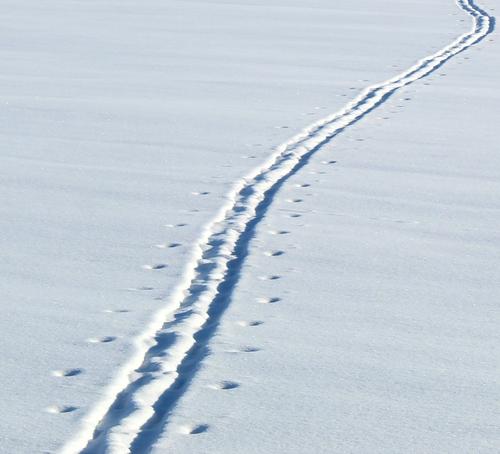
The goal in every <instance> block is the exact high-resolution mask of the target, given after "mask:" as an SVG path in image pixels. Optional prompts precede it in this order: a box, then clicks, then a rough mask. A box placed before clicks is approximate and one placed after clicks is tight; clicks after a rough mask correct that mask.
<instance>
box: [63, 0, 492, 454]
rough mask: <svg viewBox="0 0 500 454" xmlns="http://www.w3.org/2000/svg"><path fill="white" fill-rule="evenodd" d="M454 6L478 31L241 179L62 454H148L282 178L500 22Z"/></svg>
mask: <svg viewBox="0 0 500 454" xmlns="http://www.w3.org/2000/svg"><path fill="white" fill-rule="evenodd" d="M457 5H458V6H459V7H460V8H461V9H462V10H464V11H465V12H466V13H468V14H469V15H470V16H472V19H473V28H472V30H471V31H469V32H467V33H465V34H463V35H461V36H460V37H459V38H457V39H456V40H455V41H453V42H452V43H451V44H449V45H448V46H446V47H445V48H443V49H442V50H440V51H438V52H436V53H435V54H433V55H430V56H428V57H425V58H423V59H422V60H420V61H418V62H417V63H416V64H415V65H414V66H412V67H411V68H409V69H408V70H406V71H405V72H403V73H401V74H399V75H397V76H395V77H393V78H391V79H389V80H387V81H385V82H383V83H380V84H376V85H372V86H370V87H368V88H366V89H365V90H363V91H362V92H361V93H360V94H359V95H358V96H357V97H356V98H355V99H354V100H352V101H351V102H349V103H348V104H347V105H346V106H345V107H344V108H342V109H341V110H340V111H338V112H336V113H334V114H332V115H330V116H328V117H326V118H324V119H322V120H320V121H318V122H316V123H314V124H313V125H311V126H309V127H308V128H306V129H304V130H303V131H302V132H300V133H299V134H298V135H296V136H294V137H292V138H291V139H290V140H288V141H287V142H285V143H283V144H282V145H280V146H279V147H278V148H277V149H276V150H275V151H274V153H273V154H272V155H271V157H270V158H269V159H268V160H267V161H266V162H265V163H264V164H263V165H261V166H260V167H258V168H257V169H255V170H254V171H253V172H252V173H251V174H249V175H248V176H246V177H245V178H243V179H241V180H240V181H238V182H237V184H236V185H235V186H234V187H233V189H232V191H231V192H230V193H229V194H228V195H227V200H226V202H225V204H224V206H223V207H222V208H221V209H220V211H219V212H218V214H217V216H216V217H215V218H214V219H213V220H212V221H211V222H210V223H209V224H208V225H207V226H206V227H205V228H204V230H203V232H202V235H201V236H200V238H199V239H198V241H197V242H196V244H195V246H194V248H193V252H192V256H191V259H190V261H189V262H188V264H187V266H186V268H185V271H184V275H183V279H182V281H181V283H180V284H179V285H178V287H177V288H176V289H175V291H174V292H173V294H172V295H171V297H170V298H169V300H168V304H167V305H166V307H165V308H164V309H163V310H162V311H160V312H159V313H157V314H156V316H155V318H154V320H153V321H152V322H151V324H150V325H149V326H148V327H147V329H146V330H145V332H144V333H143V334H142V335H141V336H140V337H139V338H138V339H137V340H136V351H135V354H134V356H133V358H131V360H130V361H129V362H128V363H127V364H126V365H125V366H124V367H123V369H122V370H121V371H120V372H119V374H118V376H117V378H116V380H115V382H114V383H113V384H112V385H111V386H110V387H109V388H108V389H107V390H106V392H105V394H104V396H103V398H102V399H101V401H100V402H99V403H98V404H97V405H96V406H95V407H94V408H93V409H92V410H91V411H90V412H89V413H88V414H87V415H86V416H85V417H84V418H83V421H82V426H81V429H80V430H79V432H78V433H77V434H76V435H75V436H74V437H73V438H72V439H71V440H70V441H69V442H68V443H66V445H65V446H63V448H62V449H61V453H63V454H74V453H85V454H103V453H106V454H108V453H109V454H124V453H144V452H149V451H150V450H151V448H152V447H153V445H154V443H155V442H156V440H157V439H158V437H159V436H160V435H161V432H162V430H163V429H164V426H165V424H166V422H167V418H168V415H169V413H170V412H171V410H172V408H173V406H174V405H175V403H176V402H177V400H178V399H179V398H180V397H181V395H182V393H183V392H184V391H185V389H186V387H187V384H188V383H189V381H190V380H191V378H192V377H193V376H194V374H195V373H196V370H197V368H198V366H199V364H200V362H201V360H202V359H203V357H204V356H205V355H206V352H207V346H208V342H209V341H210V339H211V337H212V336H213V334H214V332H215V330H216V327H217V324H218V321H219V319H220V317H221V315H222V314H223V312H224V310H225V308H226V307H227V305H228V304H229V302H230V296H231V293H232V290H233V289H234V286H235V284H236V282H237V280H238V277H239V274H240V271H241V265H242V263H243V260H244V258H245V257H246V255H247V252H248V245H249V242H250V240H251V238H252V236H253V232H254V229H255V227H256V225H257V224H258V222H259V221H260V220H261V219H262V217H263V215H264V213H265V211H266V210H267V208H268V206H269V205H270V203H271V201H272V199H273V197H274V195H275V194H276V192H277V190H278V189H279V188H280V187H281V185H282V184H283V183H284V181H285V180H287V179H288V178H289V177H290V176H291V175H293V174H294V173H295V172H297V171H298V170H299V169H300V168H301V167H303V166H304V165H305V163H306V162H307V160H308V158H309V157H310V156H311V155H312V154H313V153H314V152H316V151H317V150H318V149H319V148H320V147H321V146H322V145H324V144H325V143H327V142H328V141H330V140H331V139H332V138H334V137H335V136H336V135H337V134H339V133H340V132H341V131H343V130H344V129H345V128H346V127H348V126H350V125H352V124H354V123H355V122H357V121H358V120H360V119H361V118H363V117H364V116H365V115H367V114H368V113H369V112H371V111H372V110H373V109H375V108H376V107H377V106H379V105H381V104H382V103H384V102H385V101H386V100H387V99H388V98H389V97H390V96H391V95H392V94H393V93H394V92H396V91H397V90H399V89H400V88H402V87H405V86H407V85H409V84H411V83H413V82H415V81H417V80H419V79H421V78H423V77H425V76H427V75H429V74H430V73H432V72H433V71H435V70H436V69H438V68H439V67H440V66H441V65H443V64H444V63H445V62H446V61H447V60H449V59H450V58H452V57H454V56H455V55H457V54H459V53H460V52H463V51H464V50H466V49H467V48H469V47H471V46H473V45H474V44H476V43H478V42H479V41H481V40H482V39H484V38H485V37H486V36H487V35H488V34H490V33H491V32H492V31H493V30H494V28H495V19H494V18H493V17H492V16H490V15H489V14H487V13H486V12H485V11H484V10H483V9H481V8H480V7H478V6H477V5H476V4H475V3H474V1H473V0H457ZM253 351H257V349H254V348H252V347H248V346H247V347H243V348H242V349H241V352H244V353H249V352H253ZM207 427H208V426H207Z"/></svg>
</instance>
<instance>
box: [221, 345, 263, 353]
mask: <svg viewBox="0 0 500 454" xmlns="http://www.w3.org/2000/svg"><path fill="white" fill-rule="evenodd" d="M260 351H261V349H260V348H258V347H251V346H249V345H244V346H242V347H240V348H232V349H229V350H226V352H227V353H256V352H260Z"/></svg>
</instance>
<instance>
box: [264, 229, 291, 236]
mask: <svg viewBox="0 0 500 454" xmlns="http://www.w3.org/2000/svg"><path fill="white" fill-rule="evenodd" d="M269 233H270V234H271V235H288V234H289V233H290V232H289V231H288V230H269Z"/></svg>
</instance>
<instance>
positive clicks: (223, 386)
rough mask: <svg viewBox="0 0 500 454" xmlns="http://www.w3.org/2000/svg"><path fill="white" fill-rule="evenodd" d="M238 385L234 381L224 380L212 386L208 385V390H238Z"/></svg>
mask: <svg viewBox="0 0 500 454" xmlns="http://www.w3.org/2000/svg"><path fill="white" fill-rule="evenodd" d="M239 386H240V384H239V383H236V382H235V381H229V380H224V381H221V382H219V383H215V384H213V385H209V388H211V389H216V390H229V389H236V388H239Z"/></svg>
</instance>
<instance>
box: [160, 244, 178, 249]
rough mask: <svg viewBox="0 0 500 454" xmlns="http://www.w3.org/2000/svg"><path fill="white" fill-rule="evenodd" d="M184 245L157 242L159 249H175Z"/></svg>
mask: <svg viewBox="0 0 500 454" xmlns="http://www.w3.org/2000/svg"><path fill="white" fill-rule="evenodd" d="M180 246H182V243H169V244H166V243H161V244H157V245H156V247H157V248H158V249H167V248H169V249H174V248H176V247H180Z"/></svg>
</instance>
